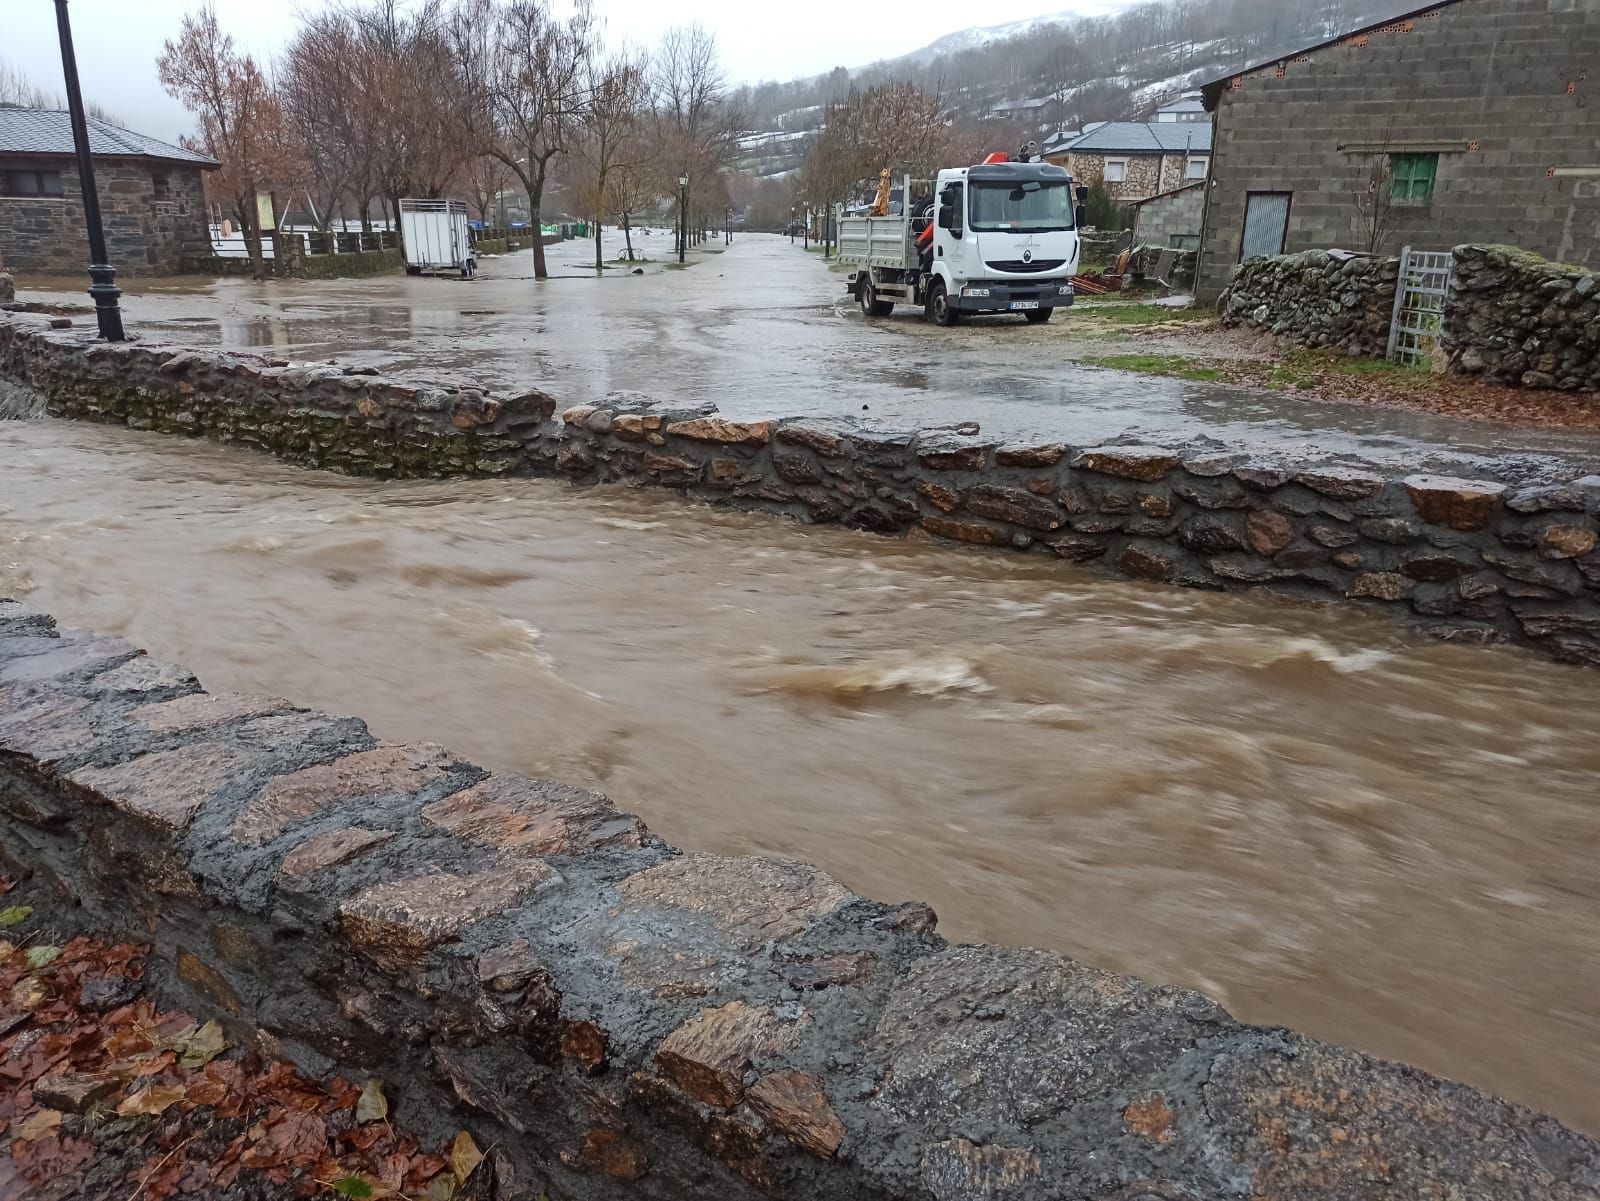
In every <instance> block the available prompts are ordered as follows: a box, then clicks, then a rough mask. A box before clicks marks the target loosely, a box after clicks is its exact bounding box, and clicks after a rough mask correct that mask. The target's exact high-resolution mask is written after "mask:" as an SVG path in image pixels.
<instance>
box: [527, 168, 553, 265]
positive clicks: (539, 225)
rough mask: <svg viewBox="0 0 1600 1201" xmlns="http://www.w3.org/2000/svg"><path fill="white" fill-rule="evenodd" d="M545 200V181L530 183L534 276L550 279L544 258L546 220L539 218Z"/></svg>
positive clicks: (529, 221)
mask: <svg viewBox="0 0 1600 1201" xmlns="http://www.w3.org/2000/svg"><path fill="white" fill-rule="evenodd" d="M543 202H544V181H543V180H542V179H541V180H538V181H537V182H535V183H530V184H529V185H528V225H529V230H528V232H529V233H531V234H532V235H533V278H534V279H549V278H550V268H549V267H547V266H546V265H545V260H544V228H543V227H544V222H543V221H541V220H540V219H539V212H540V207H541V206H542V204H543Z"/></svg>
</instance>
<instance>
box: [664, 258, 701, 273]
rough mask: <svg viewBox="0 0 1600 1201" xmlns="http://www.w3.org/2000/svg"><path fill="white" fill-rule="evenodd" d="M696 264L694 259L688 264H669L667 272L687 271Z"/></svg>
mask: <svg viewBox="0 0 1600 1201" xmlns="http://www.w3.org/2000/svg"><path fill="white" fill-rule="evenodd" d="M694 262H695V261H694V260H693V259H690V260H689V261H688V262H686V263H668V264H667V270H668V271H687V270H688V269H689V268H690V267H693V266H694Z"/></svg>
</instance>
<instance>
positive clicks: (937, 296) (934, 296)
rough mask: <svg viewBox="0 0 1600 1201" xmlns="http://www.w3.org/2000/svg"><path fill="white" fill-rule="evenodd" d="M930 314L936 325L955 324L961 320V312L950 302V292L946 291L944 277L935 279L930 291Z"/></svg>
mask: <svg viewBox="0 0 1600 1201" xmlns="http://www.w3.org/2000/svg"><path fill="white" fill-rule="evenodd" d="M928 316H929V317H931V318H933V323H934V324H935V325H954V324H955V323H956V322H957V321H959V320H961V314H960V312H958V311H957V309H956V306H955V305H953V304H951V303H950V293H949V292H948V291H946V289H945V286H944V280H942V279H936V280H934V281H933V287H932V289H930V290H929V292H928Z"/></svg>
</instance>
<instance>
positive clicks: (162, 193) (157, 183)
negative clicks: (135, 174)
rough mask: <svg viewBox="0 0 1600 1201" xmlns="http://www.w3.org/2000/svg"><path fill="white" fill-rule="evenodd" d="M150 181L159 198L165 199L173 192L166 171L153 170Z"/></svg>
mask: <svg viewBox="0 0 1600 1201" xmlns="http://www.w3.org/2000/svg"><path fill="white" fill-rule="evenodd" d="M150 183H151V185H152V186H153V187H154V188H155V194H156V198H157V199H163V198H165V197H167V196H170V195H171V194H172V185H171V183H170V181H169V180H168V179H167V176H166V173H165V172H162V171H152V172H151V173H150Z"/></svg>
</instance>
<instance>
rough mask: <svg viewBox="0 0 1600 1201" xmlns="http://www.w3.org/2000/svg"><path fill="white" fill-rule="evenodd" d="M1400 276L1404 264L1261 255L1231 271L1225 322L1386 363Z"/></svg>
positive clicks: (1320, 253) (1312, 254) (1316, 254)
mask: <svg viewBox="0 0 1600 1201" xmlns="http://www.w3.org/2000/svg"><path fill="white" fill-rule="evenodd" d="M1399 279H1400V260H1399V259H1391V258H1374V257H1372V256H1370V255H1356V256H1350V255H1343V254H1332V253H1329V252H1328V251H1326V250H1307V251H1303V252H1302V253H1300V254H1287V255H1276V256H1269V257H1263V258H1255V259H1251V260H1250V261H1249V262H1247V263H1244V264H1243V265H1241V266H1240V267H1239V268H1238V269H1237V270H1236V271H1235V272H1234V273H1233V279H1232V282H1230V283H1229V284H1228V290H1227V291H1226V292H1224V293H1223V294H1222V299H1221V300H1220V301H1218V302H1217V308H1218V310H1219V311H1220V312H1221V313H1222V323H1223V324H1224V325H1228V326H1238V325H1243V326H1245V327H1247V328H1250V329H1258V330H1263V331H1265V332H1267V333H1270V334H1274V335H1276V336H1277V337H1280V338H1287V339H1288V340H1290V341H1292V342H1297V343H1299V344H1300V345H1302V346H1316V347H1327V348H1329V349H1331V350H1338V351H1341V352H1343V353H1344V354H1350V355H1362V356H1367V357H1371V358H1382V357H1383V356H1384V355H1385V354H1386V353H1387V352H1388V349H1389V326H1390V324H1391V323H1392V320H1393V317H1394V293H1395V288H1396V286H1397V285H1398V282H1399Z"/></svg>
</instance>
